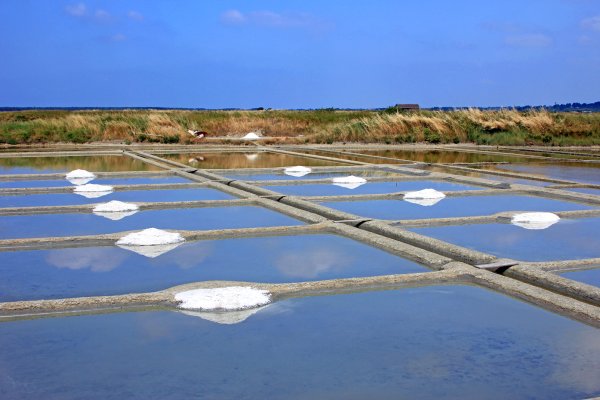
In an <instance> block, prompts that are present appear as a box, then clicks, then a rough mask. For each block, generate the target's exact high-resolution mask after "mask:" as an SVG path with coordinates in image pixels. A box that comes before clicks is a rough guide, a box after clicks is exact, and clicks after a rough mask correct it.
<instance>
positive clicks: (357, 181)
mask: <svg viewBox="0 0 600 400" xmlns="http://www.w3.org/2000/svg"><path fill="white" fill-rule="evenodd" d="M332 181H333V184H334V185H336V186H340V187H343V188H346V189H356V188H357V187H359V186H362V185H364V184H365V183H367V180H366V179H365V178H361V177H359V176H354V175H350V176H340V177H335V178H333V179H332Z"/></svg>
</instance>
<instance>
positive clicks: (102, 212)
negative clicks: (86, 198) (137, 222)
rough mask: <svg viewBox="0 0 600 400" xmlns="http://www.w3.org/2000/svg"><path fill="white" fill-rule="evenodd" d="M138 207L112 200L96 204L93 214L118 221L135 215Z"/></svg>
mask: <svg viewBox="0 0 600 400" xmlns="http://www.w3.org/2000/svg"><path fill="white" fill-rule="evenodd" d="M138 210H139V207H138V206H137V204H132V203H124V202H122V201H118V200H112V201H109V202H108V203H102V204H98V205H97V206H96V207H94V214H96V215H99V216H101V217H104V218H108V219H111V220H113V221H118V220H120V219H123V218H125V217H128V216H130V215H133V214H135V213H136V212H138Z"/></svg>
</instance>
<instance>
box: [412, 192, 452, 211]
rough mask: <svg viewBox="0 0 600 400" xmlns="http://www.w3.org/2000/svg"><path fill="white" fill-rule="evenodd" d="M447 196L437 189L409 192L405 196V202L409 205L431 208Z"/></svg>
mask: <svg viewBox="0 0 600 400" xmlns="http://www.w3.org/2000/svg"><path fill="white" fill-rule="evenodd" d="M444 197H446V195H445V194H444V193H442V192H439V191H437V190H435V189H423V190H418V191H416V192H408V193H406V194H405V195H404V200H405V201H408V202H409V203H413V204H418V205H420V206H425V207H429V206H432V205H434V204H436V203H438V202H440V201H441V200H442V199H443V198H444Z"/></svg>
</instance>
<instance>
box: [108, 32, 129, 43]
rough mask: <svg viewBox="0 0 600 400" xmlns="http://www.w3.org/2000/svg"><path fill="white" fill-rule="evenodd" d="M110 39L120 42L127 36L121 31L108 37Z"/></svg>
mask: <svg viewBox="0 0 600 400" xmlns="http://www.w3.org/2000/svg"><path fill="white" fill-rule="evenodd" d="M110 40H111V41H113V42H122V41H124V40H127V36H125V35H123V34H122V33H117V34H115V35H112V36H111V37H110Z"/></svg>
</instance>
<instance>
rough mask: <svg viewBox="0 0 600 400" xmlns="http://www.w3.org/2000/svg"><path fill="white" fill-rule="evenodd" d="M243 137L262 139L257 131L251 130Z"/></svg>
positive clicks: (246, 138)
mask: <svg viewBox="0 0 600 400" xmlns="http://www.w3.org/2000/svg"><path fill="white" fill-rule="evenodd" d="M242 139H245V140H256V139H260V136H259V135H258V134H257V133H256V132H250V133H247V134H246V136H244V137H243V138H242Z"/></svg>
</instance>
